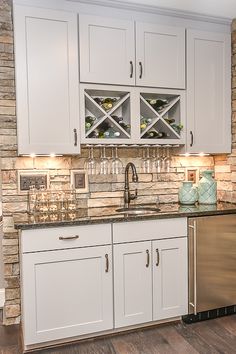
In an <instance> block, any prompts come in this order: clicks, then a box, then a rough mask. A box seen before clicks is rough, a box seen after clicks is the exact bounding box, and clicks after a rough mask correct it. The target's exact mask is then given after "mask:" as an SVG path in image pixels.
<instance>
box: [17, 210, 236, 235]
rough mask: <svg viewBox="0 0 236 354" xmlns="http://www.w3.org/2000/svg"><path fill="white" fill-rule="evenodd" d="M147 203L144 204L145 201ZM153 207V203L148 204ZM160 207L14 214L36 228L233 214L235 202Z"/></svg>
mask: <svg viewBox="0 0 236 354" xmlns="http://www.w3.org/2000/svg"><path fill="white" fill-rule="evenodd" d="M145 206H147V205H145ZM148 206H150V207H154V206H156V205H153V204H152V205H151V204H149V205H148ZM158 207H159V208H160V211H159V212H157V213H155V214H145V215H128V214H121V213H118V212H116V209H117V208H118V207H117V206H110V207H100V208H88V209H86V208H84V209H79V210H78V211H77V212H76V213H71V214H68V215H61V214H51V215H48V214H47V215H44V214H42V215H38V216H32V215H28V214H26V213H25V214H18V215H16V216H15V217H14V222H15V228H16V229H22V230H27V229H36V228H47V227H58V226H67V225H68V226H69V225H86V224H101V223H112V222H124V221H125V222H128V221H135V220H136V221H138V220H155V219H164V218H177V217H196V216H210V215H221V214H222V215H223V214H234V213H235V214H236V204H231V203H218V204H216V205H193V206H191V205H188V206H183V205H179V204H177V203H172V204H160V205H159V206H158Z"/></svg>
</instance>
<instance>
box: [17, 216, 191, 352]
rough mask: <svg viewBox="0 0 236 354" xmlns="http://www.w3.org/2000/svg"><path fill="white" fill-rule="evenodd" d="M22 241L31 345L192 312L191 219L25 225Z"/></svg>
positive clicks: (27, 345)
mask: <svg viewBox="0 0 236 354" xmlns="http://www.w3.org/2000/svg"><path fill="white" fill-rule="evenodd" d="M112 235H113V238H112ZM20 242H21V245H20V246H21V252H22V253H21V285H22V288H21V289H22V328H23V335H24V346H25V349H31V348H32V346H34V345H37V344H38V345H44V344H43V343H47V342H50V341H58V340H63V339H65V340H66V339H67V340H69V338H73V337H79V336H86V335H90V334H92V333H97V334H99V333H101V332H104V331H112V330H113V329H114V328H121V327H128V326H133V325H138V324H143V323H147V322H149V323H151V322H152V321H158V320H163V319H167V318H174V317H177V316H181V315H184V314H186V313H187V298H188V296H187V294H188V277H187V219H186V218H176V219H160V220H144V221H133V222H127V223H126V222H124V223H114V224H100V225H99V224H93V225H79V226H77V225H75V226H65V227H64V226H62V227H53V228H43V229H37V230H36V229H35V230H34V229H30V230H23V231H22V232H21V237H20Z"/></svg>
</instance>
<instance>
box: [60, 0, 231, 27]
mask: <svg viewBox="0 0 236 354" xmlns="http://www.w3.org/2000/svg"><path fill="white" fill-rule="evenodd" d="M65 1H66V2H79V3H84V4H90V5H99V6H108V7H113V8H118V9H125V10H132V11H139V12H147V13H152V14H157V15H165V16H172V17H180V18H185V19H188V20H195V21H205V22H211V23H217V24H222V25H230V24H231V22H232V19H231V18H227V17H218V16H210V15H205V14H201V13H197V12H190V11H182V10H177V9H167V8H163V7H159V6H152V5H146V4H138V3H125V2H123V1H120V0H65Z"/></svg>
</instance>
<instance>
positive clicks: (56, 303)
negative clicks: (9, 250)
mask: <svg viewBox="0 0 236 354" xmlns="http://www.w3.org/2000/svg"><path fill="white" fill-rule="evenodd" d="M22 286H23V287H22V290H23V291H22V298H23V330H24V343H25V345H30V344H34V343H40V342H47V341H50V340H56V339H63V338H68V337H73V336H79V335H83V334H89V333H92V332H99V331H103V330H108V329H112V327H113V292H112V251H111V246H98V247H88V248H80V249H79V248H77V249H70V250H61V251H50V252H38V253H28V254H23V256H22Z"/></svg>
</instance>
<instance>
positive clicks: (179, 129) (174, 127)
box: [170, 124, 183, 134]
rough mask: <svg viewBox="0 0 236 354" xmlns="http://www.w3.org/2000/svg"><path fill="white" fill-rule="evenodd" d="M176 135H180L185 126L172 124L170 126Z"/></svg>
mask: <svg viewBox="0 0 236 354" xmlns="http://www.w3.org/2000/svg"><path fill="white" fill-rule="evenodd" d="M170 126H171V127H172V128H173V129H174V130H175V131H176V133H178V134H180V132H181V130H182V129H183V124H171V125H170Z"/></svg>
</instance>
